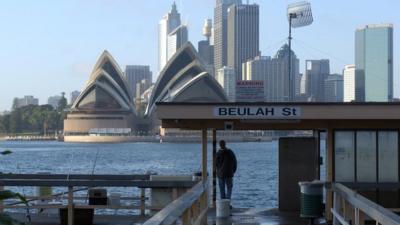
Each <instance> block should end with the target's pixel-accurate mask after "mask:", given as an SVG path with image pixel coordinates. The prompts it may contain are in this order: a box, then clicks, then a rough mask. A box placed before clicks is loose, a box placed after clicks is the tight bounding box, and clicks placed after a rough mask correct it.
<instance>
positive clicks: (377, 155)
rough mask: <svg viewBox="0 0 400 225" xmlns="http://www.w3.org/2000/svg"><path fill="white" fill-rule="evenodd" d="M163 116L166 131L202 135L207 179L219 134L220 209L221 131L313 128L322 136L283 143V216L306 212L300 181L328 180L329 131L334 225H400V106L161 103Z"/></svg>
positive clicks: (328, 191)
mask: <svg viewBox="0 0 400 225" xmlns="http://www.w3.org/2000/svg"><path fill="white" fill-rule="evenodd" d="M156 113H157V117H158V118H159V119H160V120H161V123H162V127H163V128H180V129H188V130H201V131H202V148H201V150H202V168H203V169H202V174H203V175H202V176H203V180H204V181H206V180H207V179H208V178H207V168H208V166H209V165H207V142H208V140H207V139H208V134H209V132H210V133H212V142H213V157H212V158H213V163H212V164H213V165H210V166H211V167H212V168H213V169H212V171H213V174H211V175H210V177H212V180H213V188H212V189H213V191H212V192H211V193H210V194H212V196H213V198H212V199H213V203H212V204H213V205H214V204H215V200H216V191H215V154H216V149H217V146H216V143H217V140H218V131H219V130H312V131H313V133H314V137H310V138H296V137H294V138H282V139H281V140H280V141H279V159H278V160H279V162H278V165H279V166H278V167H279V168H278V170H279V175H278V176H279V177H278V192H279V193H278V203H279V206H278V207H279V210H282V211H298V210H299V207H300V206H299V205H300V203H299V202H300V200H299V186H298V182H300V181H312V180H314V179H320V173H321V172H320V166H321V163H322V162H321V160H320V148H319V146H320V143H321V142H320V140H321V134H322V133H324V134H325V135H324V136H325V137H326V142H325V143H326V148H325V149H326V153H325V154H326V156H325V157H326V160H325V162H323V165H322V166H324V167H325V169H326V178H325V188H324V190H325V194H324V203H325V208H324V212H325V213H324V217H325V219H326V221H327V222H328V223H329V222H332V223H334V224H364V221H374V224H375V222H376V224H399V221H400V219H399V216H398V215H397V214H396V213H397V212H399V211H400V183H399V180H400V166H399V158H400V154H399V150H400V148H399V144H400V142H399V138H400V136H399V135H400V132H399V131H400V104H399V103H264V102H262V103H238V102H236V103H185V102H179V103H178V102H175V103H174V102H170V103H163V102H160V103H157V109H156ZM238 160H239V161H240V159H238ZM260 169H261V168H260ZM260 179H262V178H260Z"/></svg>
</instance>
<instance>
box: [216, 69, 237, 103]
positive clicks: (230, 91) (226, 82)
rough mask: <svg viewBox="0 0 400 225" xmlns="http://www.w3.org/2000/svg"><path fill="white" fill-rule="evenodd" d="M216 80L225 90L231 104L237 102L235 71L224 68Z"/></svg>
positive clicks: (218, 72)
mask: <svg viewBox="0 0 400 225" xmlns="http://www.w3.org/2000/svg"><path fill="white" fill-rule="evenodd" d="M216 80H217V81H218V83H219V84H220V85H221V86H222V87H223V88H224V90H225V93H226V96H227V97H228V99H229V101H230V102H234V101H235V96H236V74H235V69H234V68H230V67H226V66H224V67H222V68H221V69H219V70H218V71H217V75H216Z"/></svg>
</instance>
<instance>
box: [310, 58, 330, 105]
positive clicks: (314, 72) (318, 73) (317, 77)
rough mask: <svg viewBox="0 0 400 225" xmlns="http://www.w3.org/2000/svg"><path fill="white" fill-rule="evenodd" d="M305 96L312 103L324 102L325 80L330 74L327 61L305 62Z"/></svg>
mask: <svg viewBox="0 0 400 225" xmlns="http://www.w3.org/2000/svg"><path fill="white" fill-rule="evenodd" d="M305 74H306V95H307V97H308V99H310V100H311V101H314V102H324V101H325V98H324V96H325V80H326V79H327V78H328V76H329V74H330V67H329V60H328V59H321V60H306V73H305Z"/></svg>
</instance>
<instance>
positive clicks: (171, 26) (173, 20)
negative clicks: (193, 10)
mask: <svg viewBox="0 0 400 225" xmlns="http://www.w3.org/2000/svg"><path fill="white" fill-rule="evenodd" d="M180 25H181V14H180V13H179V12H178V9H177V7H176V3H175V2H174V3H173V4H172V7H171V10H170V11H169V12H168V13H167V14H166V15H165V16H164V17H163V18H162V19H161V20H160V22H159V24H158V70H159V71H161V70H162V69H163V67H164V66H165V64H167V61H168V35H169V34H170V33H171V32H172V31H173V30H175V29H176V28H177V27H179V26H180Z"/></svg>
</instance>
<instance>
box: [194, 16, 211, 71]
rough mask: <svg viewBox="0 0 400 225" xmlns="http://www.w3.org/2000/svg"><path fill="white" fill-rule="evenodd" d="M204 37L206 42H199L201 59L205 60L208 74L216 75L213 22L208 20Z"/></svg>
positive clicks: (204, 28)
mask: <svg viewBox="0 0 400 225" xmlns="http://www.w3.org/2000/svg"><path fill="white" fill-rule="evenodd" d="M203 35H204V36H205V37H206V40H202V41H199V44H198V51H199V57H200V59H201V60H203V62H204V65H205V66H206V69H207V71H208V73H210V74H212V75H214V45H212V44H211V36H212V21H211V20H210V19H207V20H206V21H205V23H204V27H203Z"/></svg>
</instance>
